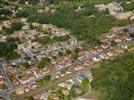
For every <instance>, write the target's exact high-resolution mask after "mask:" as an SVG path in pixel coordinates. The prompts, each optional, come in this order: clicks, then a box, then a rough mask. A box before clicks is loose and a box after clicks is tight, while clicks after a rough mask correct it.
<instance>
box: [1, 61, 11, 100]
mask: <svg viewBox="0 0 134 100" xmlns="http://www.w3.org/2000/svg"><path fill="white" fill-rule="evenodd" d="M0 70H1V73H2V75H3V77H4V79H5V81H6V85H7V86H8V90H11V89H13V85H12V83H11V81H10V79H9V77H8V75H7V73H6V71H5V70H4V68H3V66H2V62H1V63H0ZM6 91H7V90H5V91H1V92H0V96H1V97H3V98H4V99H5V100H10V98H9V94H8V93H7V92H6Z"/></svg>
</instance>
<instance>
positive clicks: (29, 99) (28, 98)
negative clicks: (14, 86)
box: [26, 96, 34, 100]
mask: <svg viewBox="0 0 134 100" xmlns="http://www.w3.org/2000/svg"><path fill="white" fill-rule="evenodd" d="M26 100H34V98H33V97H32V96H30V97H27V98H26Z"/></svg>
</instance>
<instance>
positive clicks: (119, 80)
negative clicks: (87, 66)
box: [91, 52, 134, 100]
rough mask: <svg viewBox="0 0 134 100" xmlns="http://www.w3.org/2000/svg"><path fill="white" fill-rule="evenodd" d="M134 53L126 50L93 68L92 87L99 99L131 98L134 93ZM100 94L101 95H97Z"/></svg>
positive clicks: (123, 99)
mask: <svg viewBox="0 0 134 100" xmlns="http://www.w3.org/2000/svg"><path fill="white" fill-rule="evenodd" d="M133 65H134V53H133V52H126V53H125V54H122V55H119V56H116V57H115V58H114V59H113V60H105V61H103V62H101V64H100V68H98V69H92V74H93V77H94V79H93V81H92V82H91V87H92V89H93V90H95V91H96V92H97V93H95V94H96V95H95V96H96V97H97V98H99V100H131V99H132V98H133V94H134V90H133V87H134V81H133V77H132V76H133V75H134V72H133V69H134V66H133ZM97 94H100V95H97Z"/></svg>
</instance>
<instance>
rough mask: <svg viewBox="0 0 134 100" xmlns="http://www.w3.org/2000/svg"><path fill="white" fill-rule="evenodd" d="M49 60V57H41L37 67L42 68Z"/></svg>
mask: <svg viewBox="0 0 134 100" xmlns="http://www.w3.org/2000/svg"><path fill="white" fill-rule="evenodd" d="M50 61H51V60H50V59H49V58H44V57H43V58H42V59H41V61H39V62H38V64H37V68H39V69H42V68H44V67H45V66H46V65H47V64H48V63H49V62H50Z"/></svg>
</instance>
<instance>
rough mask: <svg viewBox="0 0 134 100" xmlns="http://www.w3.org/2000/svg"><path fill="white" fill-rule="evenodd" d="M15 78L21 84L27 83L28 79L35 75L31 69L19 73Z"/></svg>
mask: <svg viewBox="0 0 134 100" xmlns="http://www.w3.org/2000/svg"><path fill="white" fill-rule="evenodd" d="M19 77H21V78H19ZM16 78H17V80H18V81H19V82H20V83H21V84H26V83H29V82H30V81H32V80H34V79H35V77H34V75H33V73H32V72H31V71H27V72H25V73H23V75H22V74H21V75H20V76H17V77H16Z"/></svg>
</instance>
